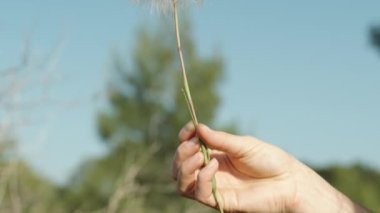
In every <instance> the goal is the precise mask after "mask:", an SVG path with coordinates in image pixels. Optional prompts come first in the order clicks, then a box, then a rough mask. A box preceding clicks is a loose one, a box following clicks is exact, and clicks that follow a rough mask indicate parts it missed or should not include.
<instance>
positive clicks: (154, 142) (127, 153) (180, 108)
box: [71, 22, 223, 212]
mask: <svg viewBox="0 0 380 213" xmlns="http://www.w3.org/2000/svg"><path fill="white" fill-rule="evenodd" d="M163 25H164V24H162V25H160V27H158V29H153V30H147V29H142V30H140V31H139V32H138V33H137V41H136V47H135V50H134V51H133V57H132V62H131V64H130V66H128V65H126V63H125V60H124V59H123V58H122V56H121V55H120V54H114V56H113V61H112V64H113V67H112V70H113V78H112V79H111V81H110V82H109V84H108V88H107V94H108V100H109V106H108V107H107V108H106V109H105V110H103V111H102V112H100V113H99V116H98V124H99V132H100V135H101V137H102V138H103V139H104V143H105V144H106V146H107V147H108V150H109V153H108V154H107V155H106V156H104V157H103V158H100V159H96V160H91V161H88V162H87V163H85V164H83V166H82V167H81V169H80V172H79V173H78V174H77V175H76V176H75V177H74V179H73V185H72V187H71V188H72V189H73V191H75V193H74V194H76V195H77V196H78V197H82V198H83V197H86V199H85V200H82V201H83V202H82V201H78V202H77V203H76V204H74V205H73V207H72V209H78V208H79V209H81V210H93V209H94V208H103V209H104V210H107V211H108V212H115V211H118V210H119V211H120V212H123V211H127V210H129V211H130V212H139V211H140V212H141V211H143V212H156V211H157V210H159V211H161V212H185V211H191V210H192V209H193V210H194V211H197V212H201V210H199V209H198V210H195V209H194V208H195V207H194V203H193V202H191V203H190V202H186V201H185V200H184V199H182V198H180V197H179V196H178V195H177V194H176V190H175V185H174V181H173V180H171V161H172V157H173V154H174V152H175V149H176V147H177V144H178V142H177V140H176V137H177V135H178V131H179V129H180V128H181V127H182V126H183V125H184V124H185V123H186V122H187V121H189V120H190V115H189V113H188V111H187V106H186V102H185V100H184V96H183V94H182V91H181V83H182V81H181V76H180V71H179V65H178V62H177V55H176V46H175V38H174V36H173V34H174V33H172V32H168V31H167V30H166V29H170V27H169V26H163ZM187 26H188V27H187V29H188V30H187V31H186V32H184V33H183V38H182V39H183V47H184V55H185V60H186V62H187V65H188V67H187V68H188V70H189V74H190V77H189V78H190V79H189V80H190V85H191V87H192V94H193V96H194V102H195V104H196V107H197V112H198V116H199V118H200V119H201V121H202V122H204V123H208V124H212V122H213V120H214V118H215V113H216V111H217V107H218V104H219V95H218V93H217V86H218V83H219V82H220V80H221V77H222V73H223V64H222V59H221V57H219V56H217V55H214V56H212V57H209V58H206V57H201V56H200V55H199V53H198V52H197V50H196V47H195V45H194V43H193V40H192V38H191V32H190V28H189V24H188V22H187ZM131 187H132V188H133V189H131ZM126 191H128V193H126ZM115 203H116V204H117V205H116V204H115ZM115 206H116V207H115ZM189 206H192V208H190V209H189V208H188V207H189ZM202 209H203V211H209V209H207V208H202Z"/></svg>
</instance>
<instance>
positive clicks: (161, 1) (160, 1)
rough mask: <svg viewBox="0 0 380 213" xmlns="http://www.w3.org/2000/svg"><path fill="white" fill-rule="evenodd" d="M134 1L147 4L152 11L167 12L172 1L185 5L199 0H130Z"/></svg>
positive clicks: (171, 5) (171, 9) (197, 2)
mask: <svg viewBox="0 0 380 213" xmlns="http://www.w3.org/2000/svg"><path fill="white" fill-rule="evenodd" d="M132 1H133V2H135V3H140V4H144V5H146V6H148V7H149V8H150V9H151V10H152V11H155V12H161V13H164V14H166V13H168V12H171V11H173V3H174V1H176V3H177V5H178V6H181V7H183V6H186V5H188V4H189V3H196V4H199V3H200V1H201V0H132Z"/></svg>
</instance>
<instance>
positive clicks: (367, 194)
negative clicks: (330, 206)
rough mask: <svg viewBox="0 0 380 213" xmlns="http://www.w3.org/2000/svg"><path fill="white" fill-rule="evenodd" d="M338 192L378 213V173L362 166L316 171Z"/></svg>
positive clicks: (379, 175)
mask: <svg viewBox="0 0 380 213" xmlns="http://www.w3.org/2000/svg"><path fill="white" fill-rule="evenodd" d="M318 172H319V174H320V175H321V176H322V177H324V178H325V179H326V180H327V181H328V182H329V183H331V184H332V185H333V186H334V187H336V188H337V189H338V190H340V191H341V192H343V193H344V194H346V195H347V196H348V197H350V198H351V199H352V200H354V201H356V202H358V203H360V204H362V205H363V206H365V207H367V208H369V209H371V210H372V211H373V212H380V202H379V200H380V173H379V172H378V171H376V170H373V169H370V168H368V167H365V166H362V165H354V166H351V167H342V166H332V167H329V168H325V169H320V170H318Z"/></svg>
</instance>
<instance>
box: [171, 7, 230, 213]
mask: <svg viewBox="0 0 380 213" xmlns="http://www.w3.org/2000/svg"><path fill="white" fill-rule="evenodd" d="M177 2H178V0H173V13H174V22H175V33H176V40H177V50H178V56H179V61H180V65H181V70H182V77H183V86H184V89H183V93H184V96H185V99H186V103H187V106H188V108H189V111H190V115H191V119H192V121H193V124H194V127H197V126H198V119H197V115H196V113H195V107H194V103H193V100H192V97H191V93H190V87H189V83H188V80H187V73H186V68H185V62H184V60H183V53H182V46H181V36H180V33H179V20H178V9H177ZM199 141H200V145H201V152H202V154H203V157H204V163H205V165H207V164H208V163H209V161H210V151H209V149H208V147H207V145H206V144H205V143H204V142H203V141H202V140H201V139H200V138H199ZM212 194H213V196H214V199H215V202H216V205H217V207H218V208H219V212H221V213H224V211H223V207H222V205H221V202H220V195H219V193H218V191H217V184H216V179H215V176H214V177H213V178H212Z"/></svg>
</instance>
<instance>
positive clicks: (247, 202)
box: [173, 123, 369, 213]
mask: <svg viewBox="0 0 380 213" xmlns="http://www.w3.org/2000/svg"><path fill="white" fill-rule="evenodd" d="M198 137H200V138H202V140H203V141H204V142H205V143H206V144H207V146H208V147H209V148H211V149H212V150H213V151H212V153H211V157H212V160H211V161H210V163H209V164H207V165H206V166H204V165H203V162H204V161H203V160H204V159H203V155H202V154H201V153H200V150H199V149H200V146H199V141H198ZM179 140H180V144H179V146H178V148H177V151H176V154H175V157H174V161H173V178H174V180H176V181H177V190H178V192H179V193H180V194H181V195H183V196H185V197H188V198H191V199H194V200H197V201H199V202H201V203H203V204H205V205H207V206H210V207H213V208H215V207H216V202H215V200H214V198H213V195H212V182H211V181H212V177H213V176H214V175H215V178H216V181H217V186H218V189H217V190H218V192H219V193H220V198H221V203H222V206H223V209H224V210H225V212H348V213H349V212H369V211H368V210H366V209H364V208H362V207H360V206H359V205H357V204H355V203H353V202H352V201H351V200H350V199H349V198H347V197H346V196H345V195H343V194H342V193H340V192H339V191H337V190H336V189H335V188H333V187H332V186H331V185H329V184H328V183H327V182H326V181H325V180H324V179H323V178H321V177H320V176H319V175H318V174H317V173H315V172H314V171H313V170H312V169H310V168H309V167H307V166H306V165H304V164H303V163H301V162H300V161H298V160H297V159H295V158H294V157H293V156H291V155H290V154H288V153H286V152H285V151H283V150H281V149H280V148H278V147H276V146H273V145H271V144H268V143H265V142H263V141H261V140H259V139H256V138H254V137H250V136H237V135H232V134H228V133H225V132H220V131H215V130H212V129H210V128H209V127H207V126H205V125H203V124H200V125H198V127H197V129H195V128H194V126H193V125H192V123H188V124H187V125H185V126H184V127H183V128H182V129H181V131H180V133H179Z"/></svg>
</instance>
